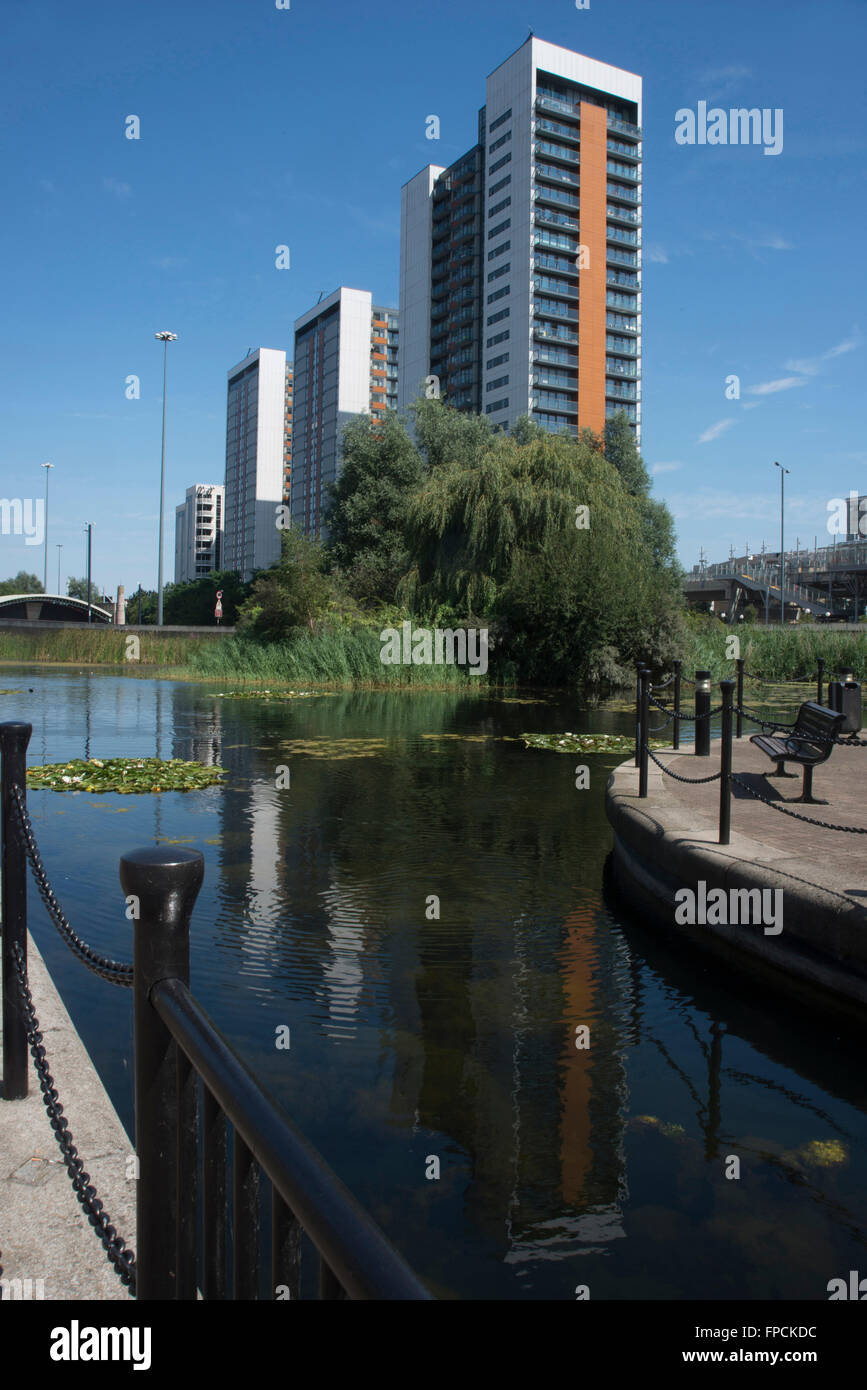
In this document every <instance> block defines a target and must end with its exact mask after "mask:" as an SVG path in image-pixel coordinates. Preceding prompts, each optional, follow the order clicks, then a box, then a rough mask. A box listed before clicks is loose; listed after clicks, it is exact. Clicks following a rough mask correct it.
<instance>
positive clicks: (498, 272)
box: [488, 261, 512, 284]
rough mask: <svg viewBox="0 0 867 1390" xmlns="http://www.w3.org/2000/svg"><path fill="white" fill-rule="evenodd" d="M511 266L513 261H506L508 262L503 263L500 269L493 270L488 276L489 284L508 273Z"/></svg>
mask: <svg viewBox="0 0 867 1390" xmlns="http://www.w3.org/2000/svg"><path fill="white" fill-rule="evenodd" d="M511 268H512V263H511V261H506V264H505V265H501V266H500V268H499V270H492V271H491V273H490V275H489V276H488V284H490V283H491V281H492V280H499V278H500V276H501V275H508V273H509V271H510V270H511Z"/></svg>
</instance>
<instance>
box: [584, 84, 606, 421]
mask: <svg viewBox="0 0 867 1390" xmlns="http://www.w3.org/2000/svg"><path fill="white" fill-rule="evenodd" d="M607 163H608V117H607V115H606V112H605V108H604V106H591V105H590V104H589V103H588V102H586V101H582V103H581V169H580V178H581V185H580V189H579V193H580V202H581V206H580V208H579V210H578V225H579V228H580V237H581V245H582V246H586V247H587V249H588V252H589V256H590V264H589V266H587V267H586V268H585V269H584V270H582V271H581V279H580V300H579V306H578V314H579V320H578V335H579V342H578V428H579V429H590V430H594V431H595V432H596V433H597V434H601V432H602V430H603V428H604V426H605V330H606V324H605V320H606V306H605V289H606V264H605V261H606V239H605V234H606V225H607V224H606V209H607V206H608V192H607V182H608V170H607V167H606V166H607Z"/></svg>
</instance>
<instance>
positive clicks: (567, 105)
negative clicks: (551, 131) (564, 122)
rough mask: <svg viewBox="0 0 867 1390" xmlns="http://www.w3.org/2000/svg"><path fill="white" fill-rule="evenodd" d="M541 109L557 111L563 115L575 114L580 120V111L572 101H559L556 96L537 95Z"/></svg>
mask: <svg viewBox="0 0 867 1390" xmlns="http://www.w3.org/2000/svg"><path fill="white" fill-rule="evenodd" d="M536 106H537V107H538V108H539V110H540V111H557V112H559V114H560V115H561V116H573V117H574V118H575V120H576V121H577V120H578V115H579V111H578V109H576V106H575V105H574V104H573V103H572V102H571V101H557V100H556V99H555V98H554V97H540V96H537V97H536Z"/></svg>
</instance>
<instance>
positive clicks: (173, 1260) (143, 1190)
mask: <svg viewBox="0 0 867 1390" xmlns="http://www.w3.org/2000/svg"><path fill="white" fill-rule="evenodd" d="M204 871H205V861H204V858H203V856H202V855H201V854H200V853H199V851H198V850H187V849H173V848H172V847H171V846H169V845H164V846H159V847H157V848H153V849H151V848H148V849H140V850H135V851H134V852H133V853H131V854H125V855H123V856H122V858H121V861H120V882H121V886H122V888H123V891H124V893H125V895H126V896H127V898H129V897H133V898H135V899H137V900H138V901H137V904H135V903H134V904H133V911H134V913H137V916H136V917H135V919H134V920H135V948H134V956H133V961H134V974H135V984H134V988H133V993H134V1012H135V1148H136V1154H137V1155H138V1161H139V1178H138V1186H137V1194H136V1217H137V1228H138V1236H137V1248H136V1266H137V1275H136V1286H137V1287H136V1297H137V1299H138V1300H139V1302H141V1301H142V1300H147V1299H177V1298H190V1297H192V1298H195V1296H196V1291H195V1278H194V1274H193V1278H192V1289H191V1288H190V1282H191V1280H190V1267H189V1259H188V1256H189V1248H190V1232H191V1231H193V1232H194V1231H195V1226H194V1223H195V1210H196V1196H197V1194H196V1185H195V1181H194V1171H195V1170H194V1169H193V1173H192V1174H191V1173H190V1164H189V1161H188V1159H189V1149H190V1133H191V1131H192V1139H193V1141H195V1136H196V1116H195V1105H194V1099H195V1096H194V1088H193V1087H192V1086H191V1085H190V1082H189V1076H188V1063H187V1062H186V1059H185V1058H183V1057H182V1056H179V1051H178V1048H177V1045H176V1044H175V1042H174V1041H173V1040H172V1037H171V1034H170V1033H169V1030H168V1028H167V1027H166V1026H165V1024H164V1023H163V1021H162V1019H161V1018H160V1017H159V1015H158V1014H157V1012H156V1010H155V1009H154V1007H153V1005H152V1004H151V1002H150V993H151V990H152V989H153V987H154V985H155V984H157V983H158V982H159V981H160V980H166V979H176V980H180V981H181V982H182V983H183V984H185V985H188V984H189V982H190V916H191V915H192V911H193V906H194V904H195V901H196V897H197V895H198V892H199V889H200V887H201V886H202V879H203V877H204ZM191 1111H192V1113H191ZM179 1172H180V1173H181V1174H182V1175H185V1177H184V1180H183V1181H182V1182H181V1183H179V1181H178V1174H179ZM179 1188H180V1189H181V1190H180V1191H179Z"/></svg>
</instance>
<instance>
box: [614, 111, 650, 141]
mask: <svg viewBox="0 0 867 1390" xmlns="http://www.w3.org/2000/svg"><path fill="white" fill-rule="evenodd" d="M608 129H609V130H618V131H619V132H620V134H621V135H631V136H632V138H633V140H640V139H641V137H642V134H643V132H642V129H641V126H639V125H631V124H630V122H629V121H618V120H616V119H615V118H614V116H609V117H608Z"/></svg>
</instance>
